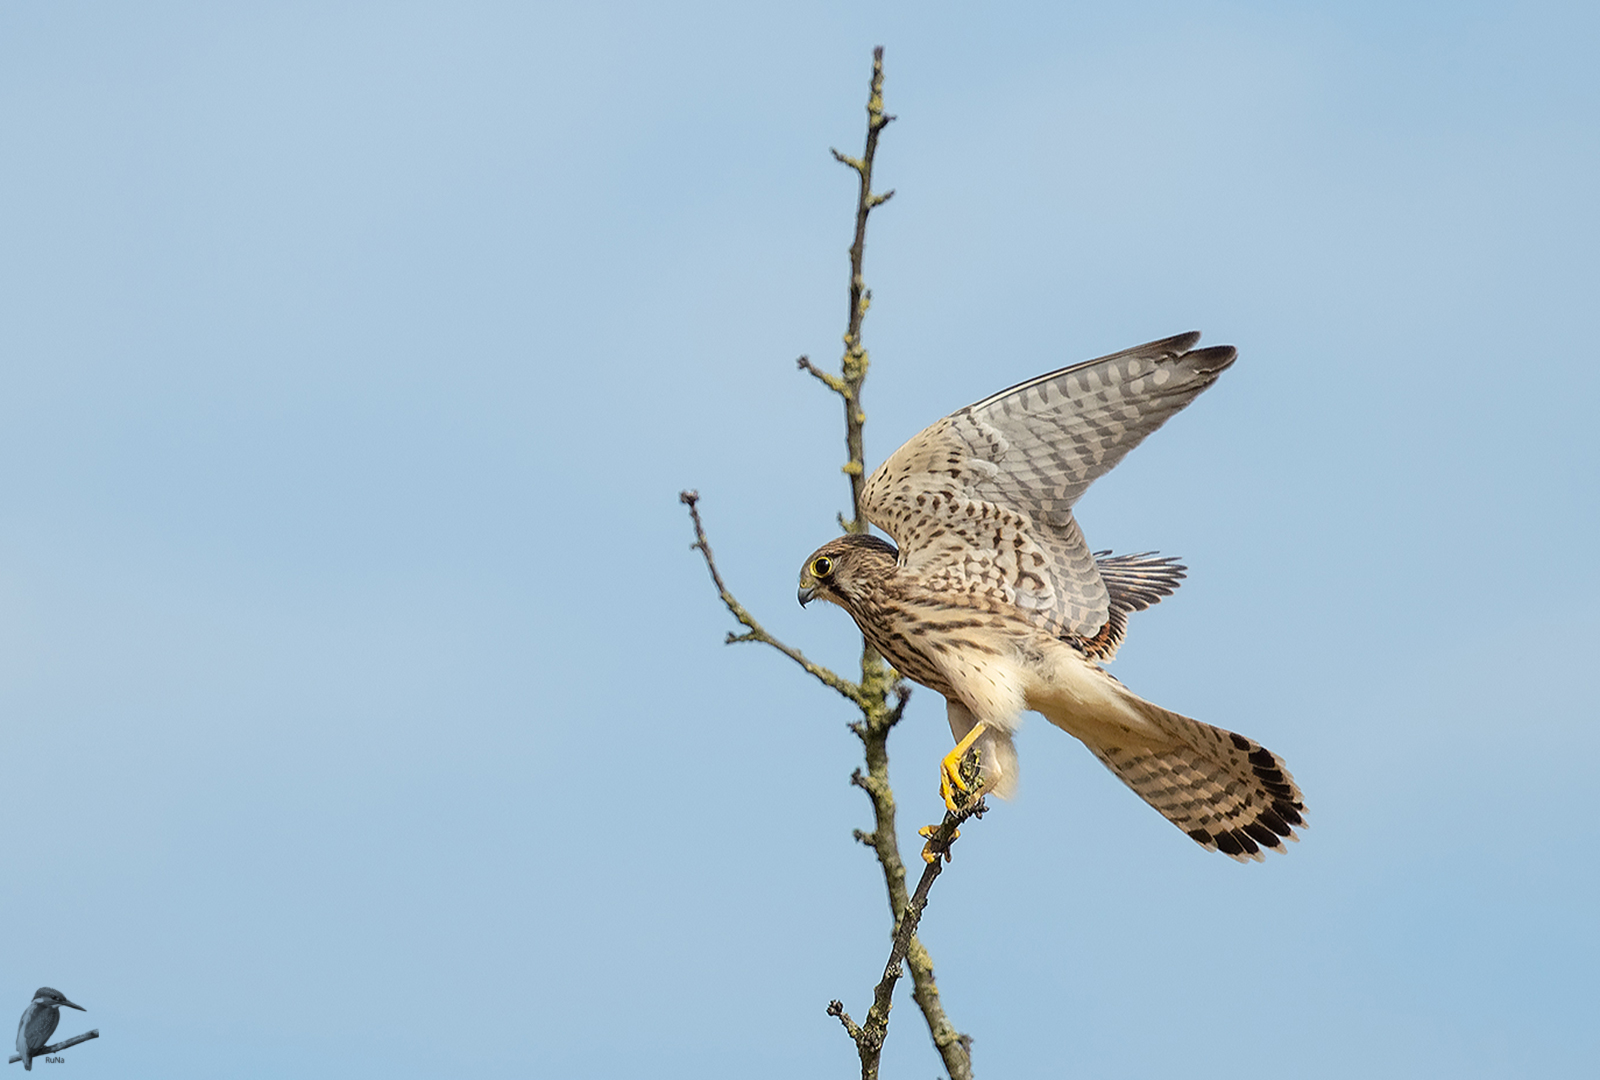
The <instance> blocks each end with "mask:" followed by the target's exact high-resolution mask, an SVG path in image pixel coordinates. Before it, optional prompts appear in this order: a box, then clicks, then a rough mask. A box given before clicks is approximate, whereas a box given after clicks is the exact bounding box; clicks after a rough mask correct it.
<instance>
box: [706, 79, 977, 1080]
mask: <svg viewBox="0 0 1600 1080" xmlns="http://www.w3.org/2000/svg"><path fill="white" fill-rule="evenodd" d="M893 119H894V118H893V117H892V116H889V115H888V114H887V113H885V112H884V109H883V50H882V49H881V48H879V49H874V50H873V54H872V83H871V91H870V93H869V96H868V99H867V141H866V148H865V150H864V151H863V152H862V155H861V156H860V157H859V158H855V157H849V156H847V155H845V154H841V153H839V151H837V150H835V151H833V156H834V157H835V158H837V159H838V160H839V161H840V162H842V163H844V164H845V165H847V166H848V167H849V168H851V169H853V170H854V171H855V172H856V174H857V177H858V179H859V181H860V183H859V195H858V197H857V199H856V220H855V238H854V241H853V242H852V243H851V245H850V313H849V321H848V323H847V327H846V330H845V335H844V355H843V358H842V360H841V362H840V371H839V373H838V374H833V373H831V372H827V371H823V370H822V369H820V368H818V367H817V366H816V365H814V364H812V362H811V361H810V359H808V358H807V357H804V356H802V357H800V360H799V363H798V366H799V368H800V370H801V371H803V372H805V373H807V374H809V375H811V376H812V377H813V378H815V379H816V380H817V381H818V382H820V383H821V384H822V385H823V386H824V387H825V388H827V390H828V391H830V392H831V393H834V394H837V395H839V397H840V399H841V400H842V402H843V404H844V421H845V454H846V459H845V464H844V467H843V470H842V471H843V472H844V474H845V475H846V477H848V479H849V483H850V517H849V518H848V519H846V518H845V516H844V515H843V514H840V515H839V524H840V526H841V527H843V528H844V529H845V530H846V531H848V532H852V533H864V532H866V531H867V527H868V524H867V519H866V515H865V514H864V513H863V512H862V506H861V497H862V491H863V488H864V487H865V484H866V466H865V464H864V462H863V456H862V439H861V431H862V426H863V425H864V424H865V423H866V419H867V417H866V412H865V411H864V410H863V409H862V407H861V387H862V384H863V383H864V382H865V381H866V377H867V367H868V358H867V351H866V349H865V348H864V347H863V346H862V343H861V325H862V321H863V320H864V319H865V317H866V314H867V309H868V307H869V306H870V305H871V303H872V293H871V291H870V290H868V289H867V287H866V282H865V279H864V278H863V276H862V263H863V260H864V256H865V252H866V238H867V220H868V218H869V217H870V216H871V213H872V211H873V210H875V209H876V208H877V207H879V206H882V205H883V204H884V203H886V202H888V201H889V198H890V197H891V196H892V195H893V194H894V192H892V191H886V192H883V193H881V194H878V193H874V192H873V190H872V168H873V162H874V160H875V159H876V156H877V152H878V137H879V135H880V134H881V133H882V131H883V129H884V127H886V126H887V125H888V124H889V122H890V121H891V120H893ZM679 498H680V499H681V500H682V501H683V503H684V505H686V506H688V508H689V515H690V517H691V519H692V520H693V522H694V532H695V542H694V545H693V546H694V548H695V550H697V551H699V552H700V554H701V555H702V556H703V557H704V559H705V563H706V569H707V570H709V571H710V573H711V580H712V583H713V584H714V585H716V587H717V592H718V594H719V595H720V596H721V598H722V602H723V604H724V605H725V606H726V607H727V609H728V611H729V613H731V614H732V615H733V617H734V618H735V619H737V620H738V621H739V624H740V625H741V626H743V627H744V628H745V632H744V633H739V634H729V635H728V642H729V643H730V644H731V643H733V642H741V641H759V642H763V643H765V644H767V645H771V646H772V647H773V648H775V649H777V650H778V651H779V652H782V653H783V654H784V655H785V656H787V657H789V658H790V659H791V660H793V661H794V662H795V663H797V664H799V665H800V666H801V667H803V668H805V670H806V671H807V672H808V673H809V674H810V675H812V676H813V677H814V678H816V679H818V680H819V681H821V682H822V683H823V684H824V685H826V686H828V687H830V688H832V689H833V690H834V691H836V692H837V693H839V694H841V695H843V696H844V697H846V698H849V699H850V701H851V702H853V703H854V704H855V705H856V707H857V708H859V709H860V710H861V719H860V720H858V721H857V722H855V723H853V724H851V725H850V729H851V731H853V732H854V733H855V734H856V736H857V737H858V738H859V739H860V740H861V746H862V750H863V752H864V754H865V757H866V771H865V772H863V771H862V770H860V769H857V770H856V771H855V774H854V775H853V776H852V777H851V782H852V783H854V784H855V785H856V786H857V787H859V788H861V790H862V791H864V792H865V793H866V795H867V798H868V799H869V800H870V801H871V803H872V814H873V827H872V831H871V832H863V831H861V830H859V829H858V830H856V832H855V837H856V839H857V840H859V841H861V842H862V843H863V844H865V845H867V846H868V847H870V848H872V850H873V853H874V854H875V855H876V856H877V858H878V863H879V865H880V866H881V867H882V869H883V880H884V886H885V888H886V890H887V892H888V899H889V912H890V915H891V916H892V917H893V919H894V929H893V933H892V935H891V941H890V951H889V960H888V962H887V963H886V964H885V965H884V972H883V977H882V978H881V979H880V980H879V982H878V985H877V986H876V987H875V988H874V992H873V1001H872V1006H871V1007H870V1008H869V1010H868V1012H867V1015H866V1019H865V1021H864V1022H863V1023H861V1024H857V1023H856V1022H855V1021H854V1020H852V1019H851V1018H850V1015H849V1013H847V1012H845V1008H844V1005H843V1003H842V1002H839V1001H833V1002H830V1003H829V1005H828V1015H830V1016H834V1017H837V1018H838V1019H839V1021H840V1023H841V1024H843V1025H844V1029H845V1031H846V1032H847V1033H848V1034H849V1035H850V1038H851V1039H852V1040H853V1041H854V1042H855V1044H856V1050H857V1053H858V1055H859V1056H860V1059H861V1075H862V1078H863V1080H876V1077H877V1075H878V1063H879V1059H880V1055H881V1053H882V1048H883V1042H884V1039H885V1037H886V1036H887V1034H888V1026H889V1010H890V1006H891V1004H892V1001H893V997H894V990H895V985H896V984H897V983H898V981H899V980H900V978H901V975H902V972H903V971H904V970H905V969H909V970H910V972H911V980H912V984H913V990H912V995H911V996H912V1000H914V1001H915V1002H916V1003H917V1007H918V1008H919V1009H921V1011H922V1015H923V1017H924V1019H926V1020H927V1023H928V1032H929V1034H930V1035H931V1036H932V1038H933V1044H934V1046H935V1048H936V1049H937V1050H938V1051H939V1056H940V1058H941V1059H942V1060H943V1061H944V1066H945V1069H946V1070H947V1071H948V1072H949V1074H950V1078H951V1080H970V1078H971V1076H972V1061H971V1054H970V1049H969V1048H970V1044H971V1040H970V1039H969V1038H967V1036H965V1035H962V1034H961V1033H960V1032H958V1031H957V1030H956V1029H955V1027H954V1026H953V1025H952V1024H951V1023H950V1020H949V1018H948V1017H947V1016H946V1015H945V1012H944V1007H943V1005H942V1003H941V1002H940V999H939V988H938V985H937V984H936V983H935V981H934V976H933V960H932V958H931V957H930V956H929V955H928V950H927V949H926V948H925V947H924V946H923V944H922V942H921V941H920V940H919V939H918V937H917V933H916V930H917V925H918V923H919V921H920V920H921V918H922V912H923V909H924V908H925V907H926V906H927V903H928V894H929V890H930V889H931V888H932V887H933V882H934V880H935V879H936V878H937V877H938V876H939V873H940V871H941V869H942V867H943V864H944V862H945V861H946V860H947V859H948V857H949V852H950V845H951V844H952V843H953V842H954V841H955V837H956V830H957V827H958V826H959V825H960V824H961V822H963V821H966V820H967V819H968V818H970V817H974V816H977V815H979V814H981V813H982V812H983V803H982V801H981V800H980V799H978V798H977V797H976V796H974V797H973V798H972V799H970V800H969V801H968V802H967V803H966V804H965V805H963V806H962V807H961V809H960V810H959V811H955V812H951V813H948V814H946V815H945V819H944V821H943V823H942V824H940V825H939V826H937V827H934V828H932V829H930V830H928V832H929V834H930V835H929V837H928V842H929V853H930V854H931V855H932V859H931V861H929V862H928V863H927V864H926V865H925V867H924V868H923V871H922V876H921V878H920V879H919V881H918V882H917V887H916V890H915V892H914V893H912V894H909V895H908V894H907V892H906V868H905V863H904V861H903V860H902V859H901V857H900V846H899V842H898V840H897V839H896V835H895V800H894V791H893V790H892V789H891V788H890V786H889V751H888V740H889V732H890V730H891V729H893V727H894V726H895V724H896V723H898V722H899V720H900V717H901V715H902V714H903V713H904V712H905V707H906V702H907V700H908V699H909V697H910V693H911V691H910V688H909V687H908V686H906V685H905V684H904V683H903V682H901V681H900V677H899V675H898V674H896V672H895V671H894V669H893V668H891V667H890V666H889V665H888V664H887V663H885V662H884V660H883V658H882V657H881V656H879V655H878V653H877V652H876V651H875V650H874V649H873V648H872V647H871V646H870V645H866V644H865V643H863V645H862V650H861V679H860V681H859V682H851V681H850V680H848V679H845V678H843V677H841V676H839V675H837V674H835V673H834V672H832V671H830V670H828V669H827V668H825V667H822V666H821V665H819V664H815V663H812V662H811V661H810V660H807V659H806V658H805V657H804V656H803V655H802V654H801V653H800V651H799V650H798V649H794V648H791V647H790V646H788V645H785V644H784V643H783V642H781V641H778V640H777V639H775V638H773V637H772V635H770V634H768V633H767V632H766V630H764V629H762V627H761V624H760V623H758V622H757V621H756V620H755V618H754V617H753V616H751V614H750V613H749V612H748V611H747V610H746V609H745V608H744V606H743V605H742V604H740V603H739V602H738V600H736V599H735V598H734V596H733V594H732V593H731V592H729V590H728V587H727V585H726V584H724V583H723V580H722V575H721V574H720V573H719V572H718V570H717V564H716V561H715V559H714V558H713V557H712V554H711V546H710V544H709V543H707V541H706V535H705V530H704V528H703V527H702V525H701V522H700V513H699V510H698V507H697V503H698V501H699V495H698V494H697V493H696V492H692V491H685V492H683V493H681V495H680V496H679ZM891 702H892V703H891ZM974 779H975V777H974Z"/></svg>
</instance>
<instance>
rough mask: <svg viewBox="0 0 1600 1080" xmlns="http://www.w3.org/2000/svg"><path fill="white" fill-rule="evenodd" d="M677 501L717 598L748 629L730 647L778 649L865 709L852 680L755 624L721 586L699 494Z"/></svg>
mask: <svg viewBox="0 0 1600 1080" xmlns="http://www.w3.org/2000/svg"><path fill="white" fill-rule="evenodd" d="M678 501H679V502H681V503H683V504H684V505H685V506H687V507H688V508H689V517H690V518H691V519H692V520H693V521H694V543H693V544H690V545H689V546H690V547H691V548H693V549H695V550H696V551H698V552H700V554H701V555H703V556H704V557H705V560H706V569H707V570H709V571H711V582H712V584H714V585H716V587H717V594H718V595H719V596H721V597H722V602H723V604H724V605H726V606H727V608H728V611H729V612H731V613H732V615H733V617H734V618H735V619H738V620H739V622H740V623H742V624H743V625H744V626H746V627H748V628H749V632H748V633H744V634H729V635H728V639H727V644H729V645H732V644H735V643H737V642H741V641H759V642H761V643H762V644H764V645H771V646H772V647H773V648H774V649H777V650H778V651H779V652H781V653H782V654H783V655H785V656H787V657H788V658H789V659H791V660H793V661H794V662H795V663H797V664H799V665H800V666H801V667H803V668H805V669H806V673H807V674H808V675H810V676H811V677H812V678H814V679H816V680H817V681H818V682H820V683H822V684H823V685H824V686H827V687H830V688H832V689H833V690H836V691H838V692H839V693H840V694H842V695H843V696H845V697H847V698H849V699H850V700H851V701H852V702H854V703H855V704H856V705H858V706H861V707H863V708H865V707H866V699H865V698H863V697H862V694H861V687H859V686H857V685H856V684H855V683H853V682H851V681H850V680H849V679H844V678H840V677H839V676H838V675H835V674H834V673H833V672H832V671H829V670H828V669H827V668H825V667H823V666H822V665H821V664H816V663H813V662H811V661H810V660H807V659H806V658H805V656H804V654H802V653H801V652H800V650H799V649H796V648H793V647H792V646H789V645H785V644H784V643H783V642H781V641H779V640H778V639H777V638H775V637H773V636H772V635H771V634H769V633H767V632H766V630H764V629H763V628H762V626H761V624H760V623H758V622H756V620H755V618H754V617H753V616H752V615H751V614H750V612H748V611H746V610H745V607H744V605H743V604H741V603H739V601H738V600H737V599H735V598H734V595H733V593H731V592H729V591H728V586H726V585H725V584H723V582H722V574H721V573H720V572H718V570H717V562H716V559H715V558H713V557H712V554H711V545H710V543H708V542H707V541H706V531H705V527H704V526H703V525H701V523H700V509H699V507H698V505H696V504H698V503H699V501H700V493H699V492H698V491H680V492H679V493H678Z"/></svg>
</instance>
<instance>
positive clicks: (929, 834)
mask: <svg viewBox="0 0 1600 1080" xmlns="http://www.w3.org/2000/svg"><path fill="white" fill-rule="evenodd" d="M938 831H939V826H937V825H924V826H923V827H922V828H920V829H918V830H917V835H918V836H920V837H922V838H924V839H925V840H927V841H928V842H927V843H926V844H923V845H922V861H923V862H925V863H934V862H938V861H939V855H940V852H937V851H934V850H933V834H934V833H936V832H938ZM960 835H961V830H960V829H957V830H956V831H955V832H953V833H951V834H950V839H951V840H952V841H954V840H955V838H956V837H958V836H960ZM943 854H944V861H945V862H949V861H950V858H951V853H950V849H949V848H948V847H947V848H945V850H944V852H943Z"/></svg>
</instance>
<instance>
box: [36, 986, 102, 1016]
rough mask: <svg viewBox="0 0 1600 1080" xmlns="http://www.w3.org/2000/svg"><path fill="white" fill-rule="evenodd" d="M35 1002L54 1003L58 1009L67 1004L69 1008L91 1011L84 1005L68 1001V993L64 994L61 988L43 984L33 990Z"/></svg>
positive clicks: (39, 1003) (42, 1003) (37, 1003)
mask: <svg viewBox="0 0 1600 1080" xmlns="http://www.w3.org/2000/svg"><path fill="white" fill-rule="evenodd" d="M33 1003H34V1004H35V1005H53V1006H55V1007H56V1008H58V1009H59V1008H60V1007H61V1006H63V1005H65V1006H66V1007H67V1008H69V1009H77V1010H78V1011H79V1012H88V1011H89V1010H88V1009H85V1008H84V1007H83V1006H82V1005H74V1004H73V1003H72V1002H70V1001H68V1000H67V995H65V994H63V993H62V992H61V991H60V990H55V989H52V988H50V987H48V986H41V987H39V989H37V990H35V991H34V992H33Z"/></svg>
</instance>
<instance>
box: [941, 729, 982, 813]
mask: <svg viewBox="0 0 1600 1080" xmlns="http://www.w3.org/2000/svg"><path fill="white" fill-rule="evenodd" d="M985 730H986V728H985V725H984V723H983V721H981V720H980V721H978V722H977V723H976V724H974V725H972V730H971V731H969V732H967V734H966V737H965V738H963V739H962V740H961V741H960V742H958V743H956V748H955V749H954V750H952V751H950V752H949V753H948V754H946V755H945V756H944V759H943V760H942V761H940V762H939V794H940V795H941V796H943V797H944V805H945V808H946V809H947V810H949V811H950V812H951V813H952V814H954V813H955V812H956V811H957V810H958V809H960V808H959V807H958V806H956V792H957V791H960V792H962V793H963V794H965V793H967V792H970V791H971V790H972V789H971V788H970V787H968V786H967V782H966V780H965V779H963V778H962V776H961V759H962V758H964V757H966V756H967V751H968V750H971V749H972V744H973V743H975V742H977V741H978V736H979V735H982V734H983V733H984V731H985Z"/></svg>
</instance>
